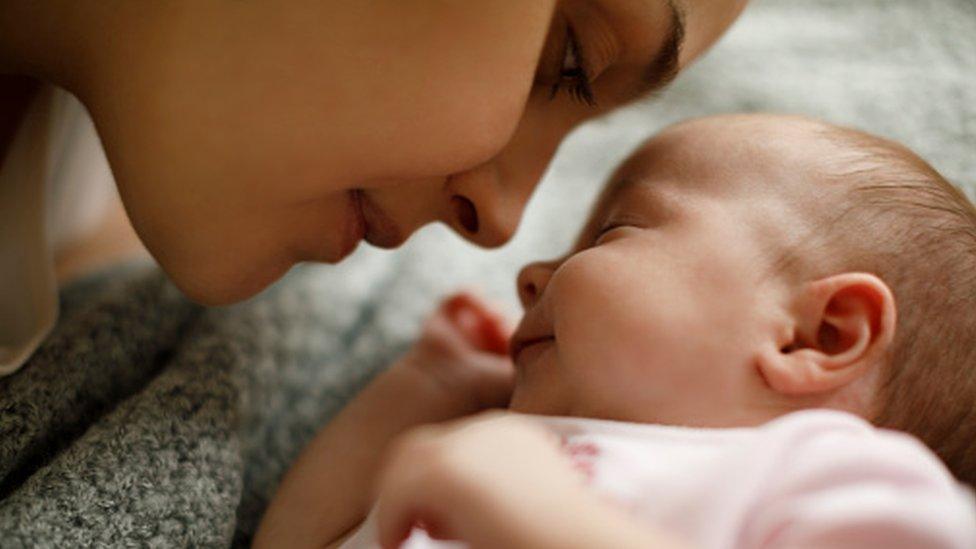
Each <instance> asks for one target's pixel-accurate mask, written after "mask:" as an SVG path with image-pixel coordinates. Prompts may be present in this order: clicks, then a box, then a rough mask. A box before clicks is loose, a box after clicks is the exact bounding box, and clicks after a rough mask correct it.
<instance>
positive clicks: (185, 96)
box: [0, 0, 745, 371]
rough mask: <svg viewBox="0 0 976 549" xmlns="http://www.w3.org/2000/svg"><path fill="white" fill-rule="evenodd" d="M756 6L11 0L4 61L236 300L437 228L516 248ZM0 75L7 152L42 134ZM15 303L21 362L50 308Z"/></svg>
mask: <svg viewBox="0 0 976 549" xmlns="http://www.w3.org/2000/svg"><path fill="white" fill-rule="evenodd" d="M744 4H745V0H564V1H561V2H556V1H555V0H537V1H533V2H512V1H510V0H481V1H479V2H444V1H434V0H431V1H424V2H421V1H414V2H403V1H392V0H376V1H370V2H341V1H327V2H322V1H319V2H302V3H289V5H288V6H287V9H284V8H282V7H281V6H280V5H278V4H275V3H270V2H199V1H198V0H177V1H174V2H165V3H148V4H147V3H128V2H119V3H112V2H100V3H96V4H92V5H89V4H88V3H78V2H69V3H64V2H58V1H55V0H43V1H40V2H4V3H3V8H2V9H0V73H7V74H25V75H29V76H31V77H33V78H36V79H39V80H43V81H47V82H50V83H53V84H56V85H58V86H61V87H63V88H65V89H67V90H70V91H71V92H72V93H74V94H75V95H76V96H77V97H78V98H79V99H80V100H81V102H82V103H83V104H84V105H85V106H86V107H87V109H88V111H89V112H90V113H91V116H92V118H93V120H94V122H95V127H96V128H97V131H98V134H99V136H100V138H101V141H102V143H103V144H104V148H105V152H106V155H107V157H108V160H109V163H110V165H111V169H112V173H113V175H114V177H115V180H116V183H117V185H118V188H119V191H120V194H121V197H122V200H123V202H124V204H125V209H126V212H127V213H128V216H129V219H130V221H131V222H132V225H133V227H134V228H135V230H136V232H137V233H138V235H139V238H140V239H141V240H142V242H143V243H144V244H145V246H146V247H147V248H148V250H149V251H150V252H151V253H152V255H153V256H154V257H155V259H156V260H157V261H158V262H159V264H160V265H161V266H162V268H163V269H164V270H165V271H166V272H167V273H168V274H169V276H170V277H171V278H172V279H173V281H174V282H175V283H176V285H177V286H178V287H180V289H182V290H183V291H184V292H185V293H186V294H187V295H188V296H190V297H191V298H192V299H194V300H197V301H199V302H202V303H206V304H223V303H231V302H234V301H238V300H241V299H244V298H246V297H249V296H251V295H253V294H255V293H257V292H259V291H260V290H261V289H263V288H265V287H266V286H268V285H269V284H271V283H272V282H273V281H275V280H276V279H278V278H279V277H281V276H282V275H283V274H284V273H285V272H287V271H288V269H289V268H290V267H291V266H292V265H294V264H295V263H297V262H301V261H325V262H337V261H340V260H341V259H342V258H343V257H345V256H346V255H348V254H349V253H350V252H351V251H352V250H353V249H355V248H356V246H357V244H358V243H359V241H360V240H366V241H368V242H370V243H371V244H374V245H377V246H381V247H396V246H398V245H400V244H401V243H402V242H404V241H405V240H406V239H407V238H408V237H409V236H410V234H411V233H413V231H415V230H416V229H417V228H419V227H420V226H422V225H425V224H427V223H430V222H433V221H441V222H444V223H446V224H448V225H450V226H451V227H453V228H454V229H455V230H457V231H458V232H459V233H460V234H462V235H464V236H465V237H467V238H468V239H470V240H471V241H472V242H475V243H477V244H480V245H483V246H497V245H500V244H502V243H504V242H505V241H507V240H508V239H509V238H510V237H511V235H512V233H513V232H514V231H515V228H516V226H517V225H518V221H519V218H520V217H521V213H522V209H523V207H524V205H525V203H526V201H527V200H528V198H529V196H530V195H531V193H532V190H533V189H534V187H535V185H536V183H537V182H538V180H539V178H540V177H541V175H542V173H543V171H544V170H545V168H546V166H547V164H548V162H549V160H550V158H551V157H552V155H553V153H554V152H555V150H556V147H557V146H558V144H559V142H560V140H561V139H562V138H563V137H564V136H565V135H566V133H567V132H568V131H569V130H570V129H572V128H573V127H574V126H576V125H577V124H579V123H580V122H581V121H583V120H585V119H587V118H591V117H593V116H596V115H598V114H600V113H603V112H606V111H607V110H609V109H611V108H613V107H615V106H618V105H620V104H622V103H625V102H627V101H629V100H630V99H632V98H634V97H636V96H638V95H641V94H643V93H646V92H648V91H650V90H653V89H656V88H660V87H661V86H664V85H666V84H667V83H668V81H669V80H670V79H671V78H673V77H674V75H675V74H676V73H677V71H678V70H680V68H682V67H684V66H685V65H687V64H688V63H689V62H690V61H691V60H693V59H694V58H695V57H697V56H698V55H699V54H701V53H702V52H703V51H704V50H705V49H707V48H708V47H709V46H710V45H711V44H712V43H713V42H714V41H715V40H716V39H717V38H718V37H719V36H720V35H721V33H722V32H723V31H724V30H725V29H726V28H727V27H728V25H729V24H731V22H732V21H733V20H734V19H735V18H736V16H737V15H738V14H739V12H740V11H741V9H742V8H743V6H744ZM0 82H2V83H3V84H4V85H5V86H6V89H5V90H4V95H5V96H7V97H8V98H10V100H9V101H5V102H4V107H2V108H3V109H4V111H5V112H3V113H2V114H3V116H0V147H3V148H7V146H8V145H10V144H11V143H21V147H22V148H26V149H29V148H30V147H31V146H32V144H33V146H36V147H43V146H45V145H44V143H43V139H42V138H36V139H34V140H33V141H31V140H30V139H19V138H22V137H23V135H22V134H23V133H24V131H25V130H24V128H23V127H21V126H20V124H21V123H22V120H21V119H22V115H23V113H24V112H27V111H28V110H29V107H30V105H31V98H32V97H33V96H34V95H35V94H36V93H38V92H37V91H36V89H35V88H36V87H33V86H32V85H30V84H28V85H24V81H23V80H13V79H10V78H8V79H5V80H3V81H0ZM18 132H19V133H18ZM25 142H26V143H27V145H23V143H25ZM8 167H9V166H8ZM2 168H3V166H0V169H2ZM29 172H30V170H26V171H25V170H21V169H20V168H18V169H17V170H16V173H15V174H14V175H10V173H9V170H8V173H7V174H6V175H5V176H4V177H0V182H2V183H0V184H2V185H10V183H8V182H7V181H8V180H9V179H11V178H14V179H18V175H17V174H21V173H29ZM39 184H43V183H39ZM0 196H6V195H0ZM0 207H2V208H3V210H2V211H0V214H5V213H7V210H8V209H11V208H15V207H17V206H15V205H14V204H11V203H10V202H8V203H5V204H0ZM35 217H37V216H35ZM8 219H13V217H12V216H8ZM10 223H14V221H10ZM22 225H23V224H21V225H19V226H22ZM8 234H14V233H13V232H10V231H8ZM8 240H16V242H15V243H14V244H11V243H10V242H7V241H4V240H0V256H4V257H6V258H7V259H8V262H9V264H10V265H12V266H11V267H9V268H10V269H15V268H18V267H17V265H18V264H17V261H16V260H15V259H10V258H12V257H13V256H15V255H16V256H17V257H20V256H21V255H23V253H22V252H23V250H21V248H23V247H25V246H26V247H27V248H29V251H30V252H31V254H30V255H33V256H43V257H48V258H49V257H50V253H49V252H43V251H39V249H38V248H39V247H43V243H39V244H37V245H34V244H30V245H26V244H25V239H20V240H17V239H16V238H14V239H9V238H8ZM14 247H16V248H17V250H14V251H12V248H14ZM18 250H19V251H18ZM15 252H16V253H15ZM5 265H6V263H5ZM5 268H7V267H5ZM9 278H10V279H12V280H15V281H17V280H27V279H30V278H31V277H30V276H22V277H20V278H18V277H16V276H13V277H9ZM4 293H6V294H10V295H8V296H7V297H8V298H9V299H6V300H4V301H0V303H10V302H17V303H21V304H22V302H23V299H20V298H21V297H22V294H24V293H25V292H24V291H23V288H19V287H17V284H8V285H6V287H4V288H3V289H2V290H0V294H4ZM26 293H30V292H26ZM49 293H50V292H49ZM11 296H13V297H11ZM2 297H3V296H2V295H0V298H2ZM35 297H36V296H35ZM18 299H20V301H18ZM54 302H55V300H54V299H53V298H51V297H48V298H47V299H46V300H45V299H40V300H38V299H32V300H31V301H30V303H29V304H28V305H27V307H28V308H30V309H32V310H36V309H38V308H44V307H48V308H53V307H54V306H53V303H54ZM9 310H14V309H13V308H10V309H9ZM3 315H5V316H7V317H8V318H7V320H6V321H5V322H0V328H2V331H4V332H7V333H6V334H0V337H2V338H3V339H2V340H0V346H3V345H4V344H6V345H7V346H8V347H9V348H13V349H14V352H8V353H7V357H6V359H5V358H4V357H3V356H0V371H2V370H3V369H4V367H6V369H7V371H10V370H12V369H15V368H16V367H18V366H19V364H21V363H22V362H23V361H24V360H26V358H27V357H28V356H29V354H30V350H31V349H32V348H33V347H34V346H36V345H37V343H38V342H39V341H40V339H41V338H42V337H43V333H44V332H45V331H46V330H47V329H48V328H49V326H50V323H51V322H53V314H52V315H47V316H45V315H43V314H33V315H32V314H27V315H26V316H25V315H21V314H16V315H11V314H10V313H9V312H7V313H0V316H3ZM11 316H12V317H13V319H11V318H10V317H11ZM35 317H36V318H35ZM25 318H33V320H31V321H26V320H23V319H25ZM0 320H2V319H0ZM12 332H16V333H14V334H13V335H10V334H11V333H12ZM0 355H2V353H0ZM5 361H6V363H5V364H4V362H5Z"/></svg>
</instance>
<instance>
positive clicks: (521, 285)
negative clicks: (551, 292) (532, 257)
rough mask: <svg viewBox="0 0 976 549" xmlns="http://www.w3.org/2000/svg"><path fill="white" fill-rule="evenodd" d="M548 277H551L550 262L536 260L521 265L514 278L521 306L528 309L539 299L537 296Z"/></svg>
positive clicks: (547, 281)
mask: <svg viewBox="0 0 976 549" xmlns="http://www.w3.org/2000/svg"><path fill="white" fill-rule="evenodd" d="M550 278H552V265H551V264H550V263H543V262H541V261H536V262H535V263H529V264H528V265H526V266H525V267H522V270H521V271H519V274H518V279H517V280H516V285H517V286H518V294H519V300H521V301H522V307H524V308H526V309H528V308H529V307H531V306H532V305H534V304H535V302H536V301H538V300H539V297H540V296H541V295H542V293H543V292H544V291H545V290H546V286H547V285H548V284H549V279H550Z"/></svg>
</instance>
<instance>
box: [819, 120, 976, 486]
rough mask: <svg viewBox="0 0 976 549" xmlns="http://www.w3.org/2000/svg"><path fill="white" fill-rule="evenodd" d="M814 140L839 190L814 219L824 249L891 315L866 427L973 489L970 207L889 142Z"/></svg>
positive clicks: (840, 133)
mask: <svg viewBox="0 0 976 549" xmlns="http://www.w3.org/2000/svg"><path fill="white" fill-rule="evenodd" d="M819 131H820V133H821V135H822V137H824V138H825V139H827V140H829V141H830V142H831V143H832V144H835V145H837V147H836V148H837V151H838V153H837V155H836V156H831V158H830V159H829V160H827V161H826V162H825V165H826V166H825V175H826V177H827V178H828V180H829V181H830V182H831V183H830V186H831V187H833V188H836V189H840V192H839V195H838V196H839V200H840V207H837V208H828V209H826V210H824V211H831V212H832V213H831V214H830V215H829V217H828V218H827V219H822V220H820V221H821V222H822V223H823V225H821V227H822V229H821V231H820V232H821V234H824V235H828V236H826V237H825V238H826V240H825V241H824V242H823V243H822V244H824V245H825V248H824V249H825V250H829V255H830V256H832V257H833V258H837V261H839V262H840V263H841V264H834V265H832V267H834V268H842V269H844V270H850V271H862V272H871V273H874V274H876V275H877V276H879V277H881V278H882V279H883V280H884V281H885V282H886V283H887V284H888V285H889V287H890V288H891V290H892V292H893V293H894V295H895V302H896V304H897V305H896V307H897V309H898V321H897V327H896V333H895V338H894V342H893V346H892V349H891V352H890V353H889V356H888V363H887V364H886V365H885V368H884V370H883V373H882V376H881V379H880V386H879V392H878V393H877V394H876V399H875V402H874V404H875V407H874V413H873V417H872V418H871V419H872V421H873V423H874V424H875V425H878V426H880V427H887V428H892V429H898V430H901V431H906V432H909V433H911V434H913V435H915V436H916V437H918V438H920V439H922V441H924V442H925V443H926V444H927V445H928V446H929V447H930V448H932V449H933V450H934V451H935V452H936V453H937V454H938V455H939V456H940V457H941V458H942V459H943V461H944V462H945V463H946V464H947V465H948V466H949V468H950V469H951V470H952V472H953V473H954V474H955V475H956V476H957V477H958V478H959V479H961V480H963V481H964V482H967V483H969V484H970V485H976V208H974V207H973V204H972V202H970V201H969V200H968V199H967V198H966V196H965V195H963V194H962V193H961V192H960V191H959V190H958V189H957V188H956V187H954V186H953V185H952V184H950V183H949V182H948V181H946V180H945V178H943V177H942V176H941V175H940V174H939V173H938V172H937V171H936V170H935V169H933V168H932V167H931V166H930V165H928V164H927V163H926V162H925V161H924V160H922V159H921V158H919V157H918V156H917V155H915V154H914V153H912V152H911V151H909V150H908V149H906V148H905V147H903V146H901V145H899V144H897V143H894V142H891V141H887V140H885V139H881V138H879V137H875V136H872V135H868V134H865V133H861V132H858V131H855V130H849V129H844V128H836V127H832V126H825V127H824V128H822V129H821V130H819ZM838 250H842V251H841V252H840V253H838ZM824 255H827V254H824ZM832 263H833V261H832Z"/></svg>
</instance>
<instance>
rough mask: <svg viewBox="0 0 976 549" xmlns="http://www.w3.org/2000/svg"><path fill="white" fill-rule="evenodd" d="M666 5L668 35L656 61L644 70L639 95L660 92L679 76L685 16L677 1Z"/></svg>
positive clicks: (667, 2) (668, 2)
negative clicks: (668, 16)
mask: <svg viewBox="0 0 976 549" xmlns="http://www.w3.org/2000/svg"><path fill="white" fill-rule="evenodd" d="M665 4H666V5H667V9H668V13H669V14H670V16H671V21H670V22H669V24H668V33H667V35H666V36H665V38H664V43H663V44H662V45H661V48H660V49H659V50H658V52H657V55H655V56H654V60H653V61H651V63H650V64H649V65H648V66H647V67H646V68H645V69H644V74H643V75H642V77H641V86H640V89H638V90H637V93H638V95H644V94H648V93H653V92H656V91H660V90H662V89H664V88H665V87H667V85H668V84H670V83H671V82H672V81H674V79H675V77H676V76H678V69H679V68H680V66H679V59H680V55H681V46H682V45H683V44H684V41H685V15H684V10H683V9H682V8H681V6H680V5H678V3H677V1H676V0H667V1H666V2H665Z"/></svg>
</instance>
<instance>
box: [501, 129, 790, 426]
mask: <svg viewBox="0 0 976 549" xmlns="http://www.w3.org/2000/svg"><path fill="white" fill-rule="evenodd" d="M731 126H732V127H727V124H726V123H724V122H715V121H699V122H694V123H691V124H685V125H682V126H680V127H678V128H676V129H672V130H668V131H667V132H665V133H664V134H662V135H660V136H659V137H657V138H655V139H654V140H652V141H650V142H649V143H648V144H647V145H645V146H644V147H642V148H641V150H639V151H638V152H637V153H636V154H635V155H633V156H632V157H631V158H630V160H628V161H627V163H626V164H624V165H623V166H622V167H621V168H620V169H619V170H618V171H617V173H616V174H615V175H614V176H613V178H612V179H611V181H610V184H609V186H608V188H607V189H606V190H605V191H604V194H603V196H602V198H601V199H600V201H599V202H598V204H597V206H596V208H595V210H594V213H593V215H592V216H591V218H590V220H589V221H588V223H587V225H586V227H585V229H584V230H583V232H582V234H581V235H580V237H579V241H578V242H577V244H576V246H575V247H574V249H573V250H572V251H571V252H570V253H569V254H568V255H567V256H565V257H563V258H560V259H557V260H554V261H550V262H540V263H533V264H530V265H528V266H527V267H525V268H524V269H523V271H522V272H521V273H520V275H519V280H518V285H519V293H520V296H521V298H522V301H523V304H524V306H525V316H524V318H523V319H522V322H521V324H520V326H519V329H518V331H517V333H516V335H515V337H514V338H513V348H512V353H513V356H514V358H515V364H516V371H517V384H516V389H515V393H514V396H513V401H512V408H513V409H515V410H519V411H523V412H529V413H543V414H557V415H576V416H586V417H597V418H606V419H619V420H625V421H639V422H655V423H668V424H686V425H708V426H729V425H748V424H754V423H759V422H762V421H765V420H766V419H769V414H770V410H769V409H768V406H767V403H764V402H763V401H762V399H761V397H760V395H763V394H764V391H763V390H762V384H763V380H762V378H761V376H759V374H758V373H757V371H756V369H755V368H754V366H753V364H754V359H755V356H756V353H757V351H758V349H759V347H761V346H762V345H763V344H765V343H764V342H766V341H767V340H768V339H769V338H768V337H766V336H767V335H768V333H769V332H770V330H775V329H776V328H775V326H776V322H775V320H776V315H781V314H782V306H781V304H782V303H783V301H784V300H785V297H784V296H785V294H786V290H785V286H784V284H785V283H783V282H782V281H780V277H778V276H777V275H776V274H775V269H774V268H773V264H774V262H775V260H776V259H777V257H776V256H777V254H776V250H777V249H778V248H777V244H778V243H781V242H782V241H783V239H784V238H787V237H788V236H789V235H790V234H791V231H792V227H793V226H794V225H795V224H796V223H797V221H796V217H795V216H794V215H792V213H791V212H792V211H793V210H792V206H791V204H790V203H792V202H794V200H793V199H791V200H787V199H786V197H787V196H789V195H790V194H793V193H792V192H783V188H785V187H786V186H791V187H795V186H796V185H795V184H794V182H795V181H799V180H802V179H804V177H805V176H804V175H803V174H802V173H797V172H796V171H795V168H796V166H795V165H793V166H789V165H787V163H786V162H784V161H781V160H780V159H779V158H778V156H779V152H773V151H769V150H767V147H766V144H765V140H766V139H775V136H769V135H764V134H763V133H762V131H761V128H760V131H757V129H756V128H752V127H750V126H749V125H748V124H746V125H745V127H735V125H734V124H733V125H731ZM780 152H781V151H780ZM793 198H794V199H797V198H800V199H801V200H802V197H797V196H796V195H795V194H794V196H793Z"/></svg>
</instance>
